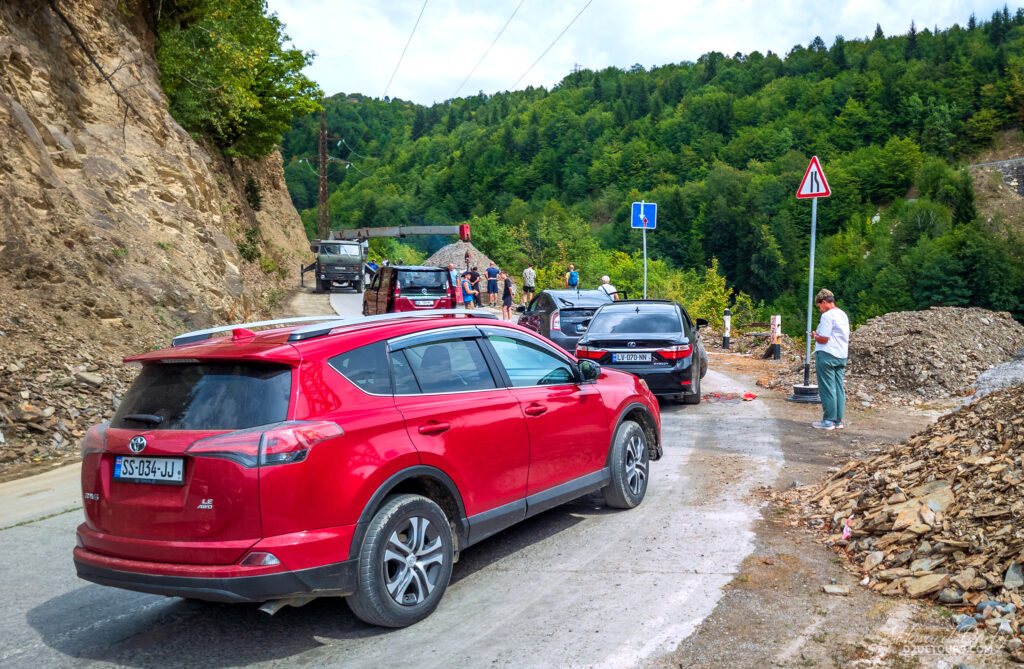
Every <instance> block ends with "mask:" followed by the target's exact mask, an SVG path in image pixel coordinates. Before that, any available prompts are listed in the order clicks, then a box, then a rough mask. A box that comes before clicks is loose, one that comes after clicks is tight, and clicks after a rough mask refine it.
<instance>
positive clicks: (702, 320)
mask: <svg viewBox="0 0 1024 669" xmlns="http://www.w3.org/2000/svg"><path fill="white" fill-rule="evenodd" d="M707 326H708V319H706V318H698V319H697V329H698V330H699V329H701V328H706V327H707Z"/></svg>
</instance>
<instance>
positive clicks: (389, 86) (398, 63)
mask: <svg viewBox="0 0 1024 669" xmlns="http://www.w3.org/2000/svg"><path fill="white" fill-rule="evenodd" d="M587 4H589V3H587ZM426 8H427V0H423V6H422V7H420V15H419V16H417V17H416V23H414V24H413V26H412V32H411V33H409V39H407V40H406V41H405V49H402V55H401V56H399V57H398V62H397V63H395V71H394V72H392V73H391V78H390V79H388V85H387V86H385V87H384V97H387V96H388V89H389V88H391V82H392V81H394V80H395V75H396V74H398V66H399V65H401V64H402V59H403V58H405V52H406V50H407V49H408V48H409V44H410V43H411V42H412V36H413V35H415V34H416V26H418V25H419V24H420V19H421V18H423V10H425V9H426Z"/></svg>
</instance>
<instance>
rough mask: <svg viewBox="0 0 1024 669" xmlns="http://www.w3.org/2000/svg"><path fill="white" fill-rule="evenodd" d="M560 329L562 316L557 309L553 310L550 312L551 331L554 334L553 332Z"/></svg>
mask: <svg viewBox="0 0 1024 669" xmlns="http://www.w3.org/2000/svg"><path fill="white" fill-rule="evenodd" d="M561 329H562V316H561V314H560V313H559V312H558V309H555V310H554V311H552V312H551V331H552V332H554V331H555V330H561Z"/></svg>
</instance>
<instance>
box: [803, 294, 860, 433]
mask: <svg viewBox="0 0 1024 669" xmlns="http://www.w3.org/2000/svg"><path fill="white" fill-rule="evenodd" d="M814 303H815V304H816V305H818V311H820V312H821V320H820V321H818V329H817V330H815V331H814V332H808V333H807V334H808V335H810V336H813V337H814V342H815V346H814V370H815V372H816V373H817V375H818V395H819V396H820V397H821V411H822V417H821V420H820V421H815V422H814V423H812V425H813V427H816V428H818V429H821V430H834V429H836V428H840V429H842V428H843V427H845V425H844V424H843V414H844V413H845V411H846V391H845V390H843V374H844V373H845V372H846V358H847V357H848V355H849V344H850V318H849V316H847V315H846V312H844V311H843V310H842V309H840V308H839V307H837V306H836V298H835V295H833V294H832V291H831V290H828V289H827V288H822V289H821V290H819V291H818V294H817V296H815V298H814Z"/></svg>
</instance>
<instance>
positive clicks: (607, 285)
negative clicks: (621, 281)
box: [597, 274, 619, 300]
mask: <svg viewBox="0 0 1024 669" xmlns="http://www.w3.org/2000/svg"><path fill="white" fill-rule="evenodd" d="M597 289H598V290H603V291H604V292H605V293H607V294H608V296H609V297H611V298H612V299H613V300H617V299H619V294H618V293H619V291H618V290H617V289H616V288H615V286H613V285H612V280H611V278H610V277H609V276H608V275H607V274H605V275H604V276H602V277H601V285H600V286H598V287H597Z"/></svg>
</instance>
